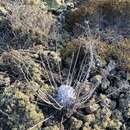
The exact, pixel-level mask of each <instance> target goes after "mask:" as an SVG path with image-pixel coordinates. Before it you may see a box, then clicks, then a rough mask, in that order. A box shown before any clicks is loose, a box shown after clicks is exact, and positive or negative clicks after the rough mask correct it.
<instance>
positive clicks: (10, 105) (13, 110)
mask: <svg viewBox="0 0 130 130" xmlns="http://www.w3.org/2000/svg"><path fill="white" fill-rule="evenodd" d="M0 107H1V109H2V110H3V111H4V112H6V113H7V114H8V116H9V118H7V117H6V116H4V115H1V116H2V120H1V121H0V127H1V128H3V129H6V128H7V129H16V130H23V129H28V128H30V127H32V126H34V125H35V124H37V123H38V122H40V121H41V120H42V119H44V115H43V113H42V112H41V111H40V110H39V109H38V108H37V107H36V106H35V105H34V104H32V103H31V102H30V100H29V97H28V96H27V95H25V94H24V93H22V92H21V91H19V90H18V89H15V88H11V89H8V90H7V91H6V92H5V93H3V95H2V98H1V100H0ZM41 125H42V124H40V125H39V126H37V127H36V130H38V128H40V127H41Z"/></svg>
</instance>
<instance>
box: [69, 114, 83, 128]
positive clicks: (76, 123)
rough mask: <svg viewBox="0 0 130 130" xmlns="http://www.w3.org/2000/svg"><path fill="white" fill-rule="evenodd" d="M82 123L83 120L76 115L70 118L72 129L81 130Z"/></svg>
mask: <svg viewBox="0 0 130 130" xmlns="http://www.w3.org/2000/svg"><path fill="white" fill-rule="evenodd" d="M82 124H83V121H81V120H78V119H77V118H75V117H71V118H70V128H71V129H72V130H79V129H80V128H81V126H82Z"/></svg>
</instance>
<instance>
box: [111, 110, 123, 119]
mask: <svg viewBox="0 0 130 130" xmlns="http://www.w3.org/2000/svg"><path fill="white" fill-rule="evenodd" d="M112 113H113V114H112V115H113V117H114V118H116V119H118V120H119V121H123V116H122V113H121V112H120V111H119V110H117V109H115V110H114V111H113V112H112Z"/></svg>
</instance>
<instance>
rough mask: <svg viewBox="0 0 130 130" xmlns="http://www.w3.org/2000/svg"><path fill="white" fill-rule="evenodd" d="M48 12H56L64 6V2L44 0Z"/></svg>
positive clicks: (60, 0) (61, 0)
mask: <svg viewBox="0 0 130 130" xmlns="http://www.w3.org/2000/svg"><path fill="white" fill-rule="evenodd" d="M45 2H46V3H47V6H48V9H49V10H55V11H56V10H57V9H59V8H60V7H62V6H63V5H64V0H45Z"/></svg>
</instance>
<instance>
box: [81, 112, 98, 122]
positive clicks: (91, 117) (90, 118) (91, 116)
mask: <svg viewBox="0 0 130 130" xmlns="http://www.w3.org/2000/svg"><path fill="white" fill-rule="evenodd" d="M83 120H84V121H85V122H88V123H92V122H94V121H95V115H94V114H89V115H85V116H84V117H83Z"/></svg>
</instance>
